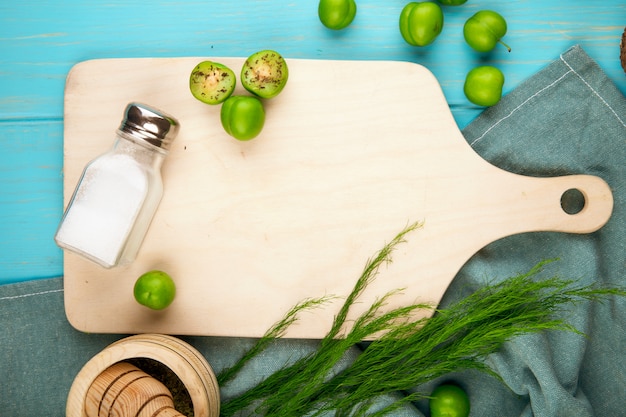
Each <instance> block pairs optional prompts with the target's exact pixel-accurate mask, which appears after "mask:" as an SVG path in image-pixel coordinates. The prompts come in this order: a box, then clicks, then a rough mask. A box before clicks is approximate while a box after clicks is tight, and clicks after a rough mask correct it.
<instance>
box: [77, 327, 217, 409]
mask: <svg viewBox="0 0 626 417" xmlns="http://www.w3.org/2000/svg"><path fill="white" fill-rule="evenodd" d="M136 358H145V359H152V360H155V361H158V362H160V363H162V364H163V365H165V366H167V367H168V368H169V369H171V370H172V371H173V372H174V373H175V374H176V376H178V378H179V379H180V380H181V382H182V383H183V384H184V385H185V388H186V389H187V391H188V392H189V396H190V397H191V401H192V403H193V411H194V417H219V411H220V396H219V387H218V385H217V380H216V378H215V374H214V373H213V370H212V369H211V366H210V365H209V364H208V362H207V361H206V359H205V358H204V357H203V356H202V354H200V352H198V351H197V350H196V349H195V348H193V347H192V346H191V345H189V344H188V343H186V342H183V341H182V340H180V339H177V338H175V337H172V336H167V335H161V334H141V335H136V336H130V337H127V338H124V339H121V340H119V341H117V342H115V343H112V344H111V345H109V346H108V347H106V348H105V349H104V350H103V351H102V352H100V353H98V354H97V355H96V356H94V357H93V358H91V360H90V361H89V362H87V363H86V364H85V366H83V368H82V369H81V370H80V372H79V373H78V375H77V376H76V378H74V382H73V383H72V386H71V388H70V392H69V394H68V398H67V404H66V410H65V413H66V414H65V415H66V417H87V414H86V412H85V398H86V395H87V391H88V390H89V387H90V386H91V384H92V383H93V381H94V380H95V379H96V378H97V377H98V376H99V375H100V374H101V373H102V372H103V371H105V370H106V369H107V368H109V367H110V366H111V365H113V364H116V363H118V362H121V361H125V360H129V359H136Z"/></svg>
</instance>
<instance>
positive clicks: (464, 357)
mask: <svg viewBox="0 0 626 417" xmlns="http://www.w3.org/2000/svg"><path fill="white" fill-rule="evenodd" d="M420 226H421V224H420V223H414V224H412V225H409V226H407V227H406V228H405V229H404V230H403V231H402V232H400V233H399V234H398V235H397V236H396V237H395V238H394V239H393V240H392V241H391V242H389V243H388V244H386V245H385V246H384V247H383V248H382V249H381V250H380V251H379V252H378V253H377V254H376V256H374V257H373V258H371V259H369V260H368V261H367V263H366V265H365V268H364V270H363V272H362V274H361V276H360V278H359V279H358V280H357V282H356V284H355V286H354V288H353V290H352V292H351V293H350V294H349V295H348V297H347V298H346V300H345V302H344V304H343V305H342V307H341V309H340V310H339V312H338V313H337V315H336V316H335V318H334V320H333V323H332V326H331V328H330V330H329V332H328V333H327V335H326V336H325V337H324V338H323V339H322V340H321V341H320V344H319V347H318V348H317V349H316V350H315V351H314V352H311V353H309V354H307V355H305V356H303V357H302V358H300V359H298V360H297V361H295V362H294V363H292V364H290V365H286V366H284V367H283V368H281V369H279V370H277V371H276V372H274V373H273V374H272V375H270V376H269V377H267V378H266V379H265V380H263V381H261V382H260V383H259V384H257V385H256V386H254V387H252V388H250V389H249V390H247V391H246V392H244V393H243V394H241V395H239V396H237V397H235V398H233V399H230V400H228V401H226V402H224V404H223V405H222V407H221V412H220V414H221V415H222V416H223V417H228V416H232V415H234V414H235V413H244V415H245V413H246V412H248V413H250V414H254V413H259V414H262V415H272V416H281V417H301V416H305V415H306V416H319V415H323V414H325V413H327V412H330V411H332V412H334V415H335V416H336V417H342V416H365V415H371V416H382V415H386V414H388V413H389V412H391V411H393V410H395V409H397V408H399V407H401V406H402V405H404V404H406V403H408V402H410V401H414V400H417V399H420V398H423V397H425V396H426V394H423V393H420V392H413V393H410V394H406V395H403V396H396V397H394V398H397V400H396V401H394V402H392V403H390V404H386V405H385V406H383V407H382V408H381V407H380V406H379V407H378V408H376V407H374V405H376V399H377V398H380V397H381V396H385V395H390V394H391V395H393V394H397V393H398V392H407V391H411V390H414V389H415V388H416V387H418V386H419V385H422V384H424V383H426V382H428V381H431V380H433V379H435V378H438V377H441V376H443V375H446V374H448V373H451V372H457V371H460V370H467V369H475V370H479V371H482V372H486V373H488V374H491V375H493V376H494V377H496V378H499V379H500V377H499V376H498V375H497V374H496V373H495V372H494V371H493V370H492V369H491V368H489V367H488V366H487V365H486V364H485V362H484V361H483V360H484V358H485V357H486V356H487V355H489V354H491V353H494V352H496V351H498V350H499V349H500V348H501V347H502V345H503V344H504V343H505V342H506V341H508V340H511V339H512V338H514V337H516V336H519V335H522V334H530V333H538V332H543V331H548V330H565V331H573V332H577V333H580V332H578V330H576V329H575V328H574V327H572V326H571V325H570V324H568V323H566V322H564V321H563V320H561V319H559V318H558V313H560V312H562V311H564V310H565V309H567V308H568V306H569V305H571V304H572V303H576V302H580V301H583V300H590V301H602V300H604V299H606V298H607V297H610V296H626V291H625V290H623V289H618V288H600V287H596V286H582V287H576V286H575V285H574V284H575V282H574V281H571V280H563V279H560V278H556V277H553V278H548V279H536V275H537V274H538V273H539V272H540V271H542V269H543V267H544V266H545V265H546V264H547V263H549V262H552V260H548V261H544V262H541V263H539V264H537V265H536V266H535V267H533V268H532V269H531V270H530V271H528V272H527V273H524V274H521V275H518V276H514V277H511V278H508V279H506V280H504V281H502V282H499V283H494V284H491V285H486V286H484V287H482V288H480V289H478V290H477V291H475V292H474V293H473V294H471V295H469V296H468V297H466V298H465V299H463V300H461V301H459V302H457V303H455V304H453V305H451V306H450V307H448V308H446V309H439V310H437V309H435V307H434V306H432V305H428V304H413V305H408V306H403V307H399V308H395V309H392V310H390V311H385V310H384V306H385V305H386V301H387V300H388V299H389V298H390V297H393V295H394V293H395V292H393V291H392V292H390V293H387V294H385V295H383V296H382V297H381V298H379V299H377V300H375V301H374V302H373V303H372V305H371V306H370V307H369V309H368V310H367V311H365V312H364V313H362V314H361V315H360V316H359V317H358V318H357V319H356V320H354V322H353V323H352V326H351V328H350V329H349V330H347V331H346V330H344V329H345V327H346V326H345V324H346V320H347V317H348V313H349V311H350V308H351V306H352V305H353V304H354V303H355V302H356V301H357V299H358V298H359V296H360V295H361V294H362V292H363V291H364V289H365V288H366V287H367V285H368V284H369V283H370V282H371V281H372V280H373V279H374V278H375V276H376V275H377V274H378V271H379V269H380V267H381V266H382V265H383V264H385V263H387V262H390V261H391V254H392V252H393V250H394V248H395V247H396V246H397V245H398V244H400V243H401V242H403V241H404V238H405V236H406V234H407V233H409V232H411V231H413V230H415V229H417V228H419V227H420ZM328 300H329V298H327V297H324V298H318V299H310V300H305V301H303V302H302V303H299V304H298V305H296V306H295V307H294V308H292V309H291V310H290V311H289V312H288V314H287V315H286V316H285V318H284V319H283V320H281V321H280V322H278V323H277V324H276V325H274V326H273V327H272V328H271V329H269V330H268V332H267V333H266V334H265V335H264V336H263V337H262V338H260V339H259V340H258V341H257V343H256V344H255V345H254V346H253V347H252V348H251V350H249V351H248V352H247V353H246V354H245V355H244V356H243V357H242V358H241V359H240V360H239V361H238V362H237V363H236V364H235V365H234V366H233V367H232V368H229V369H227V370H225V371H223V372H222V373H220V375H219V376H218V381H220V384H224V383H226V382H228V381H230V380H232V378H234V377H235V376H236V374H237V373H238V372H239V371H240V370H241V369H242V368H243V367H244V366H245V364H246V363H247V362H248V361H249V360H251V359H252V358H253V357H255V356H256V355H258V354H259V353H261V352H262V351H263V350H265V349H267V348H268V347H269V346H270V345H271V343H272V342H273V341H275V340H276V339H277V338H279V337H281V336H283V335H284V333H285V331H286V329H287V328H288V327H289V326H291V325H292V324H293V323H295V322H296V321H297V318H298V314H299V313H300V312H302V311H303V310H307V309H310V308H316V307H320V306H321V305H323V304H324V303H326V302H327V301H328ZM423 309H428V310H431V311H432V312H433V313H434V314H433V315H432V317H428V318H419V319H416V318H414V317H415V312H416V311H417V310H423ZM422 317H423V315H422ZM370 339H374V340H373V341H372V342H370V343H369V344H368V346H367V348H366V349H365V350H364V351H363V352H362V353H361V354H360V355H359V356H358V357H357V358H356V359H355V360H354V362H352V363H351V364H350V365H349V366H347V367H344V368H343V369H338V367H339V366H338V365H339V364H340V361H341V359H342V358H344V357H345V355H346V353H347V351H348V350H349V349H351V348H352V347H353V346H354V345H356V344H357V343H360V342H361V341H363V340H370Z"/></svg>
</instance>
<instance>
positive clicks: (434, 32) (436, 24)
mask: <svg viewBox="0 0 626 417" xmlns="http://www.w3.org/2000/svg"><path fill="white" fill-rule="evenodd" d="M442 30H443V11H442V10H441V7H440V6H439V5H438V4H437V3H434V2H431V1H427V2H411V3H408V4H407V5H406V6H404V8H403V9H402V12H401V13H400V34H401V35H402V37H403V38H404V40H405V41H406V42H407V43H408V44H409V45H413V46H426V45H429V44H431V43H433V42H434V41H435V39H437V36H439V34H440V33H441V31H442Z"/></svg>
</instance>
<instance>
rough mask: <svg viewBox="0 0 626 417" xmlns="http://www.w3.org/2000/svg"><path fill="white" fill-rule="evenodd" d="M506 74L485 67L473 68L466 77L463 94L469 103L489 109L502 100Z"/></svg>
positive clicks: (487, 66)
mask: <svg viewBox="0 0 626 417" xmlns="http://www.w3.org/2000/svg"><path fill="white" fill-rule="evenodd" d="M503 85H504V74H502V71H500V70H499V69H498V68H496V67H493V66H490V65H484V66H480V67H476V68H473V69H472V70H470V72H468V73H467V76H466V77H465V84H464V86H463V92H464V93H465V96H466V97H467V99H468V100H469V101H471V102H472V103H474V104H477V105H479V106H484V107H489V106H493V105H494V104H496V103H498V102H499V101H500V98H502V86H503Z"/></svg>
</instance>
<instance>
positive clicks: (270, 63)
mask: <svg viewBox="0 0 626 417" xmlns="http://www.w3.org/2000/svg"><path fill="white" fill-rule="evenodd" d="M288 78H289V69H288V68H287V62H285V59H284V58H283V57H282V56H281V55H280V54H279V53H278V52H276V51H273V50H269V49H268V50H264V51H259V52H256V53H254V54H252V55H250V57H248V59H247V60H246V62H245V63H244V64H243V68H242V69H241V84H242V85H243V87H244V88H245V89H246V90H248V91H249V92H251V93H252V94H254V95H256V96H259V97H262V98H273V97H276V96H277V95H278V93H280V92H281V91H282V90H283V88H285V85H286V84H287V79H288Z"/></svg>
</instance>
